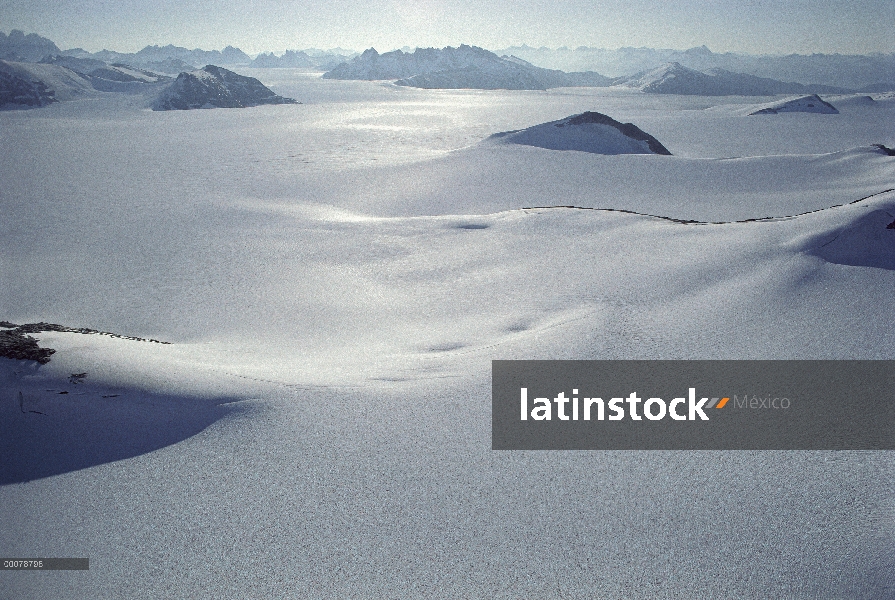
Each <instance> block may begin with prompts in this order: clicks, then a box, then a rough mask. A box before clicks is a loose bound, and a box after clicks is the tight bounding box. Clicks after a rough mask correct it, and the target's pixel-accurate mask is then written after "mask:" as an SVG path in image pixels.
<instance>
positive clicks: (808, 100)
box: [749, 94, 873, 115]
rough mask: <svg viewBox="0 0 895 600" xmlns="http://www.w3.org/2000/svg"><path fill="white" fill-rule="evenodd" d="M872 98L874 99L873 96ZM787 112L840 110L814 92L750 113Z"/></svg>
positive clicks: (833, 112)
mask: <svg viewBox="0 0 895 600" xmlns="http://www.w3.org/2000/svg"><path fill="white" fill-rule="evenodd" d="M871 100H873V99H872V98H871ZM786 112H807V113H820V114H824V115H838V114H839V111H838V110H837V109H836V107H835V106H833V105H832V104H830V103H829V102H824V101H823V100H821V99H820V96H818V95H816V94H812V95H810V96H800V97H798V98H787V99H785V100H781V101H779V102H773V103H771V104H768V105H766V106H765V107H763V108H760V109H758V110H756V111H753V112H750V113H749V114H750V115H776V114H777V113H786Z"/></svg>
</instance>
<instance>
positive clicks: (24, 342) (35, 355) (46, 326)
mask: <svg viewBox="0 0 895 600" xmlns="http://www.w3.org/2000/svg"><path fill="white" fill-rule="evenodd" d="M44 331H59V332H63V333H81V334H85V335H106V336H109V337H113V338H119V339H123V340H133V341H135V342H153V343H156V344H170V343H171V342H161V341H159V340H154V339H150V338H140V337H132V336H127V335H118V334H117V333H110V332H108V331H98V330H96V329H88V328H86V327H66V326H65V325H57V324H55V323H43V322H41V323H26V324H25V325H16V324H15V323H10V322H9V321H0V357H3V358H12V359H14V360H33V361H36V362H38V363H40V364H42V365H44V364H46V363H48V362H50V356H52V355H53V354H55V353H56V351H55V350H53V349H52V348H41V347H40V346H38V345H37V342H38V340H36V339H34V338H33V337H31V336H30V335H28V334H29V333H41V332H44ZM82 375H83V374H82ZM72 377H80V376H79V375H72Z"/></svg>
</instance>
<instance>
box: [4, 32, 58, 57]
mask: <svg viewBox="0 0 895 600" xmlns="http://www.w3.org/2000/svg"><path fill="white" fill-rule="evenodd" d="M58 53H59V48H58V47H57V46H56V44H54V43H53V42H52V41H51V40H48V39H47V38H45V37H41V36H39V35H37V34H36V33H29V34H28V35H25V32H23V31H19V30H18V29H13V30H12V31H10V32H9V35H6V34H5V33H3V32H2V31H0V59H3V60H11V61H19V62H36V61H39V60H40V59H42V58H43V57H44V56H47V55H48V54H58Z"/></svg>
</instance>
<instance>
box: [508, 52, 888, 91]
mask: <svg viewBox="0 0 895 600" xmlns="http://www.w3.org/2000/svg"><path fill="white" fill-rule="evenodd" d="M497 52H498V53H499V54H513V55H515V56H519V57H521V58H524V59H525V60H528V61H531V62H532V64H535V65H538V66H539V67H544V68H548V69H562V70H564V71H583V70H591V71H599V72H600V73H605V74H606V75H609V76H611V77H626V76H630V75H631V74H632V73H643V72H646V71H649V70H652V69H655V68H657V67H659V66H661V65H663V64H665V63H669V62H677V63H680V64H682V65H683V66H685V67H688V68H690V69H696V70H699V71H708V70H710V69H725V70H727V71H733V72H735V73H747V74H749V75H754V76H756V77H768V78H772V79H776V80H779V81H795V82H798V83H803V84H806V85H808V84H814V83H822V84H826V85H833V86H839V87H844V88H850V89H856V90H861V91H864V92H883V91H889V90H893V89H895V54H893V53H890V54H873V55H869V56H859V55H846V54H810V55H805V54H789V55H786V56H780V55H755V54H739V53H733V52H724V53H720V52H712V51H711V50H709V48H707V47H706V46H699V47H696V48H690V49H689V50H672V49H655V48H630V47H628V48H618V49H613V50H609V49H606V48H589V47H586V46H580V47H578V48H566V47H561V48H556V49H551V48H545V47H542V48H532V47H530V46H526V45H522V46H513V47H510V48H505V49H503V50H498V51H497Z"/></svg>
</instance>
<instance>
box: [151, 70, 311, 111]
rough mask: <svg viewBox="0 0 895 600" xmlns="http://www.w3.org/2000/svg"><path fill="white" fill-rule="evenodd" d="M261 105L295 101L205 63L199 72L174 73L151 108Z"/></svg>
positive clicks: (255, 81) (252, 79)
mask: <svg viewBox="0 0 895 600" xmlns="http://www.w3.org/2000/svg"><path fill="white" fill-rule="evenodd" d="M261 104H296V101H295V100H294V99H292V98H284V97H282V96H278V95H276V94H274V93H273V92H272V91H271V90H270V89H269V88H267V87H265V86H264V84H262V83H261V82H260V81H258V80H257V79H255V78H254V77H245V76H243V75H237V74H236V73H234V72H233V71H228V70H227V69H222V68H221V67H216V66H214V65H208V66H206V67H205V68H204V69H202V70H201V71H194V72H192V73H181V74H180V75H178V76H177V79H176V80H174V83H172V84H171V85H170V86H169V87H168V88H166V89H165V90H164V91H163V92H162V93H161V94H160V95H159V97H158V99H157V100H156V101H155V103H154V104H153V105H152V109H153V110H190V109H194V108H245V107H248V106H258V105H261Z"/></svg>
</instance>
